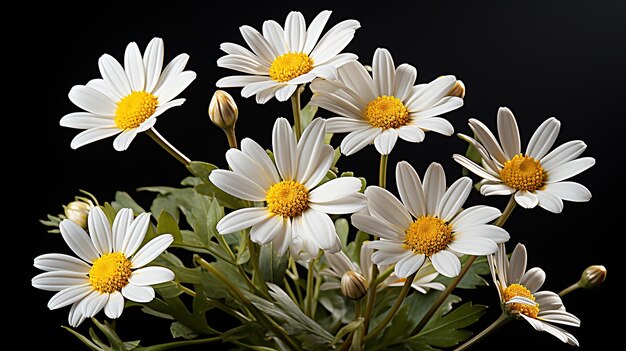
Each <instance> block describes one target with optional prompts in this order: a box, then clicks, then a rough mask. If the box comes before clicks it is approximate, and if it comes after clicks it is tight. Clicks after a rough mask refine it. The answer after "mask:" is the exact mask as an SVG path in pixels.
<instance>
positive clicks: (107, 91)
mask: <svg viewBox="0 0 626 351" xmlns="http://www.w3.org/2000/svg"><path fill="white" fill-rule="evenodd" d="M85 85H87V86H88V87H90V88H93V89H96V90H97V91H99V92H100V93H102V94H104V95H105V96H106V97H108V98H109V99H111V101H119V100H121V99H122V97H123V96H120V95H118V94H117V93H116V92H114V91H113V90H111V88H110V87H109V85H108V84H107V83H106V82H105V81H104V79H102V78H96V79H92V80H90V81H89V82H87V84H85Z"/></svg>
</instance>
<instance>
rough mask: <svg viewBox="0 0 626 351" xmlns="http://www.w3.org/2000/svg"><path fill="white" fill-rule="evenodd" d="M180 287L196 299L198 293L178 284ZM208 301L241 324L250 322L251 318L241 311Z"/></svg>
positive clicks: (217, 302)
mask: <svg viewBox="0 0 626 351" xmlns="http://www.w3.org/2000/svg"><path fill="white" fill-rule="evenodd" d="M178 287H179V288H180V290H182V291H183V292H184V293H185V294H187V295H189V296H191V297H196V292H195V291H193V290H191V289H189V288H188V287H186V286H184V285H182V284H180V283H178ZM206 301H207V302H208V303H209V305H211V306H214V307H216V308H218V309H220V310H221V311H222V312H225V313H227V314H229V315H231V316H233V317H234V318H236V319H238V320H240V321H241V322H250V318H248V317H246V316H244V315H243V314H241V313H240V312H239V311H236V310H234V309H232V308H230V307H228V306H227V305H225V304H223V303H221V302H220V301H218V300H213V299H211V298H208V297H206Z"/></svg>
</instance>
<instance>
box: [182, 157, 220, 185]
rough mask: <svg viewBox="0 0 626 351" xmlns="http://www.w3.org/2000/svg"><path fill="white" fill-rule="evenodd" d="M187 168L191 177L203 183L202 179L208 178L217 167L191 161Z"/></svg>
mask: <svg viewBox="0 0 626 351" xmlns="http://www.w3.org/2000/svg"><path fill="white" fill-rule="evenodd" d="M187 168H188V169H189V171H190V172H191V173H192V174H193V175H195V176H196V177H198V178H200V179H202V181H204V178H209V174H211V172H212V171H213V170H214V169H217V166H216V165H214V164H211V163H208V162H201V161H191V162H190V163H189V166H187Z"/></svg>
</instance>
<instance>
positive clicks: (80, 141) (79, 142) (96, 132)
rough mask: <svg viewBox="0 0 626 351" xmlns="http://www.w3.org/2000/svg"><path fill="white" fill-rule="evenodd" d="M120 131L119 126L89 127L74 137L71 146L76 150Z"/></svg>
mask: <svg viewBox="0 0 626 351" xmlns="http://www.w3.org/2000/svg"><path fill="white" fill-rule="evenodd" d="M120 132H121V130H120V129H118V128H117V127H113V128H92V129H87V130H85V131H83V132H80V133H79V134H78V135H76V136H75V137H74V139H72V142H71V143H70V147H71V148H72V149H74V150H75V149H78V148H79V147H81V146H85V145H87V144H91V143H93V142H94V141H98V140H102V139H104V138H108V137H110V136H113V135H116V134H118V133H120Z"/></svg>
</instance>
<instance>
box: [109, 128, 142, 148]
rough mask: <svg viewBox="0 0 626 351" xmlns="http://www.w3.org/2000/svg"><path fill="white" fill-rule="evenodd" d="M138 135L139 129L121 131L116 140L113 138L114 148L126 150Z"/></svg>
mask: <svg viewBox="0 0 626 351" xmlns="http://www.w3.org/2000/svg"><path fill="white" fill-rule="evenodd" d="M136 136H137V129H136V128H135V129H128V130H125V131H123V132H121V133H120V134H119V135H118V136H117V137H116V138H115V140H113V148H114V149H115V150H117V151H125V150H126V149H128V147H129V146H130V143H131V142H132V141H133V140H134V139H135V137H136Z"/></svg>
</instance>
